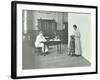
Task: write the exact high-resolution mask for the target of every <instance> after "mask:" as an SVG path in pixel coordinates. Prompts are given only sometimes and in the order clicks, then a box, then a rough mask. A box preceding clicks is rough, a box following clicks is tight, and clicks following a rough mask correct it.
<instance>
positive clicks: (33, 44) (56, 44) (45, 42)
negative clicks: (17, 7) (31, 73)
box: [22, 10, 91, 69]
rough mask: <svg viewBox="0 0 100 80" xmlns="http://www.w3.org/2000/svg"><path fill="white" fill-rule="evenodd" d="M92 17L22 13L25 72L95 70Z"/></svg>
mask: <svg viewBox="0 0 100 80" xmlns="http://www.w3.org/2000/svg"><path fill="white" fill-rule="evenodd" d="M90 26H91V14H86V13H85V14H84V13H70V12H53V11H41V10H23V11H22V36H23V37H22V68H23V69H42V68H63V67H83V66H91V44H90V43H91V30H90Z"/></svg>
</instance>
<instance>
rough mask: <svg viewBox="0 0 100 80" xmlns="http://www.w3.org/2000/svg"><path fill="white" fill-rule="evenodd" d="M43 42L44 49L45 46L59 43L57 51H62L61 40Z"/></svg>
mask: <svg viewBox="0 0 100 80" xmlns="http://www.w3.org/2000/svg"><path fill="white" fill-rule="evenodd" d="M41 43H43V44H44V51H45V46H47V47H48V46H49V45H57V51H59V52H60V53H61V40H58V41H56V40H55V41H42V42H41Z"/></svg>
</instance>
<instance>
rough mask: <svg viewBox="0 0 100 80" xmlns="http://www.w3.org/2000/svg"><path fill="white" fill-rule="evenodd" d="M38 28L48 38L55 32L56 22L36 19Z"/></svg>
mask: <svg viewBox="0 0 100 80" xmlns="http://www.w3.org/2000/svg"><path fill="white" fill-rule="evenodd" d="M38 27H39V30H41V31H43V33H44V35H45V36H49V37H53V35H54V34H55V33H56V30H57V26H56V21H55V20H49V19H38Z"/></svg>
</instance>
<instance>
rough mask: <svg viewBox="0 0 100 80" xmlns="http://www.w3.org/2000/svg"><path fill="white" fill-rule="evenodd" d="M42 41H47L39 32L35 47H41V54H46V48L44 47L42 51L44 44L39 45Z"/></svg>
mask: <svg viewBox="0 0 100 80" xmlns="http://www.w3.org/2000/svg"><path fill="white" fill-rule="evenodd" d="M43 41H47V40H46V39H45V37H44V36H43V33H42V32H41V31H40V32H39V34H38V35H37V37H36V41H35V47H41V48H42V53H46V52H48V47H47V46H45V51H44V44H43V43H41V42H43Z"/></svg>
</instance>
